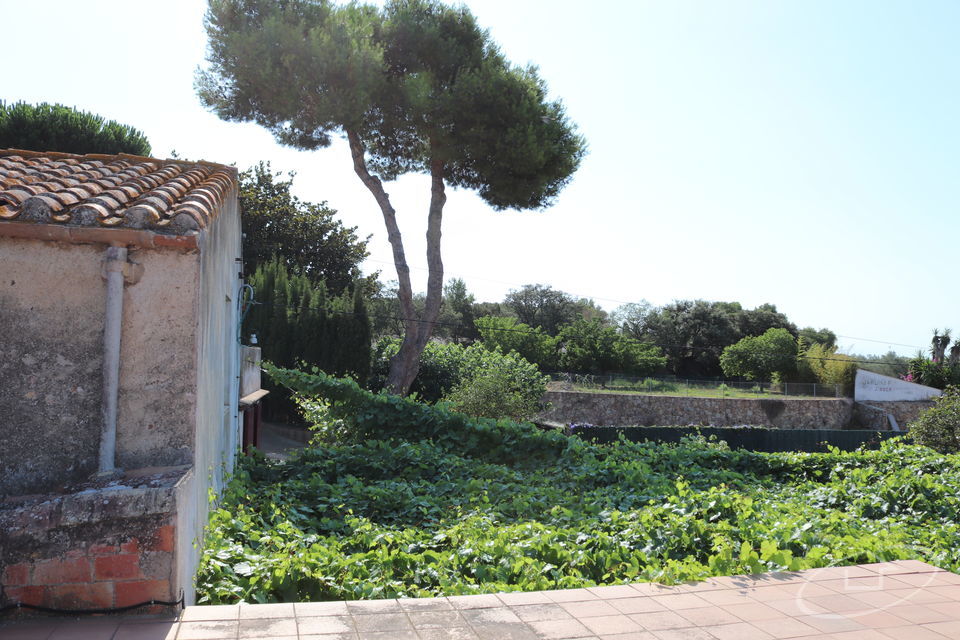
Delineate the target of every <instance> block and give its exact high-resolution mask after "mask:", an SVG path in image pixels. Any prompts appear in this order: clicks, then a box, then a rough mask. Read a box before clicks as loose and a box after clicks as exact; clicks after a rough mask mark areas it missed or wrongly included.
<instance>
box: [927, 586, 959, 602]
mask: <svg viewBox="0 0 960 640" xmlns="http://www.w3.org/2000/svg"><path fill="white" fill-rule="evenodd" d="M924 591H929V592H930V593H935V594H937V595H938V596H943V597H944V598H946V599H947V600H953V601H955V602H960V584H949V585H943V586H939V587H927V588H925V589H924Z"/></svg>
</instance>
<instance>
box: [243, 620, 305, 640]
mask: <svg viewBox="0 0 960 640" xmlns="http://www.w3.org/2000/svg"><path fill="white" fill-rule="evenodd" d="M296 635H297V619H296V618H294V617H292V616H291V617H289V618H255V619H251V620H240V632H239V634H238V637H239V638H277V637H280V636H296Z"/></svg>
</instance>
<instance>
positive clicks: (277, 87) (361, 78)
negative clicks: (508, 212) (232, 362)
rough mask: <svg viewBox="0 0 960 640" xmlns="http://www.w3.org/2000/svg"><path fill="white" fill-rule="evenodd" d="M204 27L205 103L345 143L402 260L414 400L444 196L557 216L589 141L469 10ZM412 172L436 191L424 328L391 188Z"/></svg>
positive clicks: (243, 20) (317, 5)
mask: <svg viewBox="0 0 960 640" xmlns="http://www.w3.org/2000/svg"><path fill="white" fill-rule="evenodd" d="M206 28H207V34H208V36H209V53H208V60H209V62H210V67H209V68H208V69H207V70H204V71H201V72H200V73H199V74H198V78H197V91H198V93H199V95H200V98H201V100H202V101H203V102H204V104H205V105H206V106H207V107H209V108H211V109H212V110H213V111H215V112H216V113H217V115H219V116H220V117H221V118H224V119H226V120H233V121H253V122H256V123H258V124H260V125H262V126H264V127H266V128H267V129H269V130H270V131H271V133H273V134H274V136H275V137H276V138H277V140H278V141H280V142H281V143H283V144H287V145H290V146H293V147H296V148H299V149H317V148H321V147H326V146H329V144H330V143H331V136H332V135H334V134H342V135H343V136H345V137H346V139H347V141H348V143H349V147H350V152H351V156H352V160H353V167H354V171H355V172H356V174H357V176H359V178H360V180H361V181H362V182H363V184H364V185H365V186H366V187H367V189H368V190H369V191H370V193H371V194H372V195H373V197H374V198H375V199H376V202H377V204H378V205H379V207H380V210H381V212H382V214H383V219H384V223H385V225H386V227H387V233H388V238H389V240H390V243H391V246H392V248H393V257H394V263H395V265H396V269H397V279H398V282H399V298H400V304H401V311H402V315H403V316H404V318H405V326H404V338H403V343H402V345H401V348H400V350H399V351H398V353H397V355H396V357H395V358H394V360H393V362H392V363H391V369H390V374H389V378H388V387H389V388H390V389H391V390H392V391H393V392H395V393H406V392H407V391H408V390H409V388H410V385H411V383H412V382H413V380H414V378H415V377H416V374H417V369H418V363H419V356H420V353H421V352H422V351H423V348H424V346H425V345H426V343H427V340H428V339H429V337H430V333H431V329H432V323H433V322H434V321H436V319H437V316H438V314H439V312H440V305H441V301H442V287H443V264H442V261H441V256H440V227H441V219H442V213H443V206H444V203H445V201H446V196H445V188H446V186H447V185H453V186H457V187H466V188H469V189H475V190H476V191H477V192H478V193H479V195H480V197H481V198H483V199H484V200H485V201H486V202H487V203H488V204H490V205H491V206H492V207H493V208H495V209H498V210H499V209H506V208H518V209H539V208H543V207H546V206H548V205H549V204H551V203H552V201H553V200H554V199H555V197H556V196H557V194H558V193H559V192H560V190H561V189H562V188H563V186H564V185H565V184H566V183H567V182H568V181H569V180H570V177H571V175H572V174H573V172H574V171H575V170H576V169H577V167H578V166H579V163H580V159H581V157H582V156H583V154H584V152H585V142H584V140H583V138H582V137H580V136H579V135H578V134H577V133H576V132H575V128H574V126H573V125H572V124H571V123H570V122H569V121H568V119H567V117H566V115H565V113H564V109H563V106H562V104H561V103H560V102H558V101H553V102H551V101H549V100H548V99H547V97H546V86H545V84H544V83H543V81H542V80H541V79H540V77H539V76H538V75H537V72H536V69H534V68H532V67H527V68H518V67H514V66H512V65H510V64H509V63H508V62H507V60H506V59H505V58H504V57H503V56H502V55H501V54H500V52H499V51H498V50H497V48H496V46H495V45H494V44H493V42H492V41H491V39H490V37H489V35H488V34H487V32H486V31H484V30H483V29H481V28H480V27H479V26H478V25H477V23H476V21H475V19H474V17H473V16H472V15H471V13H470V12H469V10H467V9H466V8H465V7H458V8H451V7H447V6H444V5H442V4H440V3H439V2H436V1H435V0H390V1H388V2H387V3H386V5H385V6H384V7H383V8H378V7H374V6H371V5H366V4H356V3H353V4H349V5H346V6H337V5H334V4H332V3H330V2H328V1H326V0H290V1H288V2H283V3H278V2H274V1H273V0H210V4H209V10H208V12H207V16H206ZM410 172H415V173H424V174H427V175H429V176H430V179H431V198H430V207H429V213H428V216H427V264H428V267H429V275H428V279H427V296H426V300H425V304H424V310H423V313H422V314H421V316H420V317H416V314H415V309H414V306H413V289H412V285H411V283H410V270H409V267H408V266H407V261H406V256H405V254H404V248H403V242H402V239H401V235H400V229H399V227H398V225H397V220H396V215H395V211H394V209H393V206H392V204H391V202H390V198H389V196H388V194H387V193H386V191H385V190H384V188H383V182H382V181H383V180H392V179H395V178H397V177H398V176H400V175H402V174H405V173H410Z"/></svg>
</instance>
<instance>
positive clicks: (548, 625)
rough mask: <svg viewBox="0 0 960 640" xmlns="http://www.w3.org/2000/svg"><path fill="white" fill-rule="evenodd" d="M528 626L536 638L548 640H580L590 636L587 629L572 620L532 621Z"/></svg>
mask: <svg viewBox="0 0 960 640" xmlns="http://www.w3.org/2000/svg"><path fill="white" fill-rule="evenodd" d="M529 625H530V628H532V629H533V630H534V631H535V632H536V633H537V635H538V636H540V637H541V638H549V639H550V640H557V639H560V638H564V639H566V638H582V637H584V636H589V635H590V630H589V629H587V627H585V626H584V625H583V624H582V623H581V622H578V621H577V620H574V619H572V618H570V619H568V620H534V621H532V622H530V623H529Z"/></svg>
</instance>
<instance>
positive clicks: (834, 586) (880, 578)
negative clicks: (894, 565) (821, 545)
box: [816, 573, 934, 595]
mask: <svg viewBox="0 0 960 640" xmlns="http://www.w3.org/2000/svg"><path fill="white" fill-rule="evenodd" d="M909 575H915V576H926V577H928V578H929V577H932V576H933V575H934V574H932V573H923V574H921V573H914V574H909ZM903 577H905V576H902V575H900V576H889V575H879V574H878V575H875V576H871V577H869V578H849V579H846V580H821V581H820V582H818V583H816V584H818V585H823V586H824V587H828V588H829V589H830V590H832V591H835V592H837V593H845V594H848V595H853V594H855V593H864V592H870V591H889V590H891V589H906V588H908V587H911V586H914V585H912V584H910V583H907V582H903V581H902V580H901V578H903Z"/></svg>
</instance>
